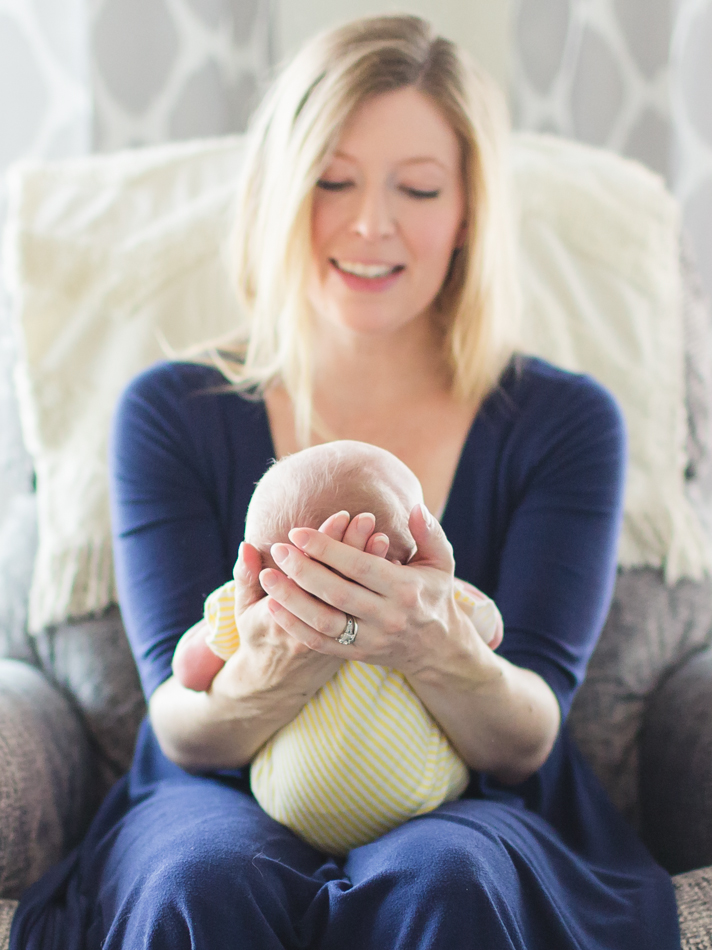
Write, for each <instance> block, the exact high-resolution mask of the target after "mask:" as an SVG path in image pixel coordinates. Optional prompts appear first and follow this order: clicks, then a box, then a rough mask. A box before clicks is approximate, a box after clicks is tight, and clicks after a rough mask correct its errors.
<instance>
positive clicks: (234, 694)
mask: <svg viewBox="0 0 712 950" xmlns="http://www.w3.org/2000/svg"><path fill="white" fill-rule="evenodd" d="M374 528H375V519H374V517H373V515H369V514H366V515H359V516H357V517H356V518H354V519H353V520H352V519H350V517H349V514H348V512H346V511H341V512H337V513H336V514H335V515H332V516H331V517H330V518H328V519H327V520H326V521H325V522H324V524H323V525H322V526H321V528H319V531H318V532H315V534H318V535H319V536H320V537H323V538H324V539H326V540H328V541H331V542H332V543H338V542H341V544H342V546H346V548H347V549H349V550H352V551H354V552H358V553H363V552H367V553H368V554H373V555H374V556H375V557H376V558H377V559H382V558H383V557H385V555H386V553H387V552H388V538H387V537H386V536H385V535H384V534H381V533H374ZM261 568H262V558H261V556H260V553H259V551H258V550H257V549H256V548H255V547H253V546H252V545H251V544H248V543H247V542H243V544H241V545H240V551H239V554H238V559H237V562H236V564H235V571H234V576H235V582H236V584H235V619H236V621H237V627H238V629H239V631H240V649H239V650H238V651H237V652H236V653H235V654H234V655H233V656H232V657H231V658H230V659H229V660H228V661H227V663H226V664H225V667H224V668H223V670H221V672H220V674H219V677H216V678H215V680H214V681H213V686H212V689H213V690H214V691H215V692H216V694H224V695H225V696H226V697H231V698H234V699H237V698H239V699H241V700H244V699H245V698H246V697H247V696H252V697H254V698H255V699H256V698H257V697H258V696H259V695H261V694H263V693H272V692H273V691H274V690H275V689H277V690H279V693H280V698H284V699H286V698H287V697H288V696H290V697H293V698H294V699H296V700H297V701H301V704H302V705H303V704H304V703H305V702H306V699H305V698H304V697H305V696H306V697H307V698H308V697H310V696H312V695H313V694H314V693H315V692H316V691H317V689H319V688H320V687H321V686H323V685H324V683H325V682H326V681H327V680H328V679H330V678H331V676H333V674H334V673H335V672H336V670H337V669H338V668H339V666H340V665H341V662H342V660H341V659H340V658H339V657H338V656H334V655H332V656H328V655H325V654H324V653H323V652H319V651H314V650H313V649H312V648H311V647H310V645H309V644H308V643H304V642H303V641H300V640H298V639H296V638H294V637H292V636H290V635H289V634H288V633H287V632H286V631H285V630H284V628H283V627H282V626H281V625H280V624H279V623H278V621H277V620H276V618H275V616H274V613H273V609H270V601H269V598H267V597H266V596H265V593H264V590H263V588H262V586H261V585H260V571H261ZM262 573H263V574H264V573H268V572H262ZM274 573H276V572H274ZM299 708H301V707H299Z"/></svg>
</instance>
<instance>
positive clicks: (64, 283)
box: [5, 136, 710, 631]
mask: <svg viewBox="0 0 712 950" xmlns="http://www.w3.org/2000/svg"><path fill="white" fill-rule="evenodd" d="M240 155H241V140H240V139H239V138H228V139H222V140H215V141H207V142H195V143H189V144H177V145H168V146H162V147H160V148H150V149H143V150H136V151H131V152H124V153H120V154H117V155H109V156H93V157H90V158H87V159H83V160H78V161H70V162H63V163H57V164H34V165H24V166H21V167H18V168H16V169H15V170H14V171H13V173H12V174H11V176H10V180H9V195H10V213H9V222H8V227H7V232H6V240H5V250H6V253H5V260H6V268H5V269H6V280H7V282H8V285H9V287H10V289H11V292H12V297H13V302H14V308H15V311H16V313H17V317H18V322H19V328H20V335H21V342H22V356H21V361H20V364H19V366H18V369H17V384H18V392H19V397H20V403H21V414H22V422H23V429H24V433H25V439H26V442H27V445H28V448H29V450H30V452H31V453H32V455H33V457H34V461H35V468H36V473H37V495H38V504H39V550H38V555H37V560H36V565H35V574H34V580H33V586H32V593H31V603H30V626H31V629H32V630H33V631H37V630H40V629H42V628H43V627H44V626H46V625H48V624H55V623H59V622H62V621H63V620H65V619H67V618H68V617H80V616H84V615H86V614H90V613H95V612H98V611H101V610H102V609H104V608H105V607H107V606H108V605H109V604H110V603H112V602H113V601H115V599H116V589H115V584H114V576H113V567H112V558H111V544H110V525H109V507H108V499H107V479H106V450H107V433H108V428H109V420H110V417H111V413H112V410H113V406H114V404H115V401H116V399H117V397H118V395H119V393H120V392H121V390H122V388H123V387H124V385H125V384H126V383H127V382H128V380H129V379H130V378H131V377H132V376H134V375H135V374H136V373H137V372H139V371H140V370H141V369H143V368H144V367H145V366H147V365H149V364H150V363H152V362H153V361H155V360H156V359H158V358H160V357H161V356H162V355H163V353H164V350H163V349H162V346H161V341H162V340H165V341H166V342H167V343H168V345H169V346H170V347H172V348H173V349H175V350H177V351H180V350H182V349H184V348H185V347H187V346H189V345H192V344H194V343H198V342H200V341H201V340H204V339H206V338H212V337H215V336H219V335H221V334H222V333H224V332H227V331H229V330H231V329H233V328H234V327H235V325H236V321H237V320H238V319H239V315H238V314H237V312H236V309H235V305H234V303H233V300H232V296H231V292H230V289H229V285H228V281H227V278H226V276H225V270H224V268H223V265H222V261H221V247H222V242H223V240H224V236H225V233H226V229H227V226H228V223H229V217H230V205H231V194H232V186H233V181H234V177H235V172H236V169H237V168H238V166H239V161H240ZM513 158H514V160H513V174H514V179H515V183H516V188H517V191H518V194H519V198H520V204H521V213H522V230H521V233H522V262H521V272H522V280H523V290H524V296H525V302H526V307H525V314H526V317H525V327H524V348H525V349H526V350H528V351H530V352H535V353H537V354H539V355H542V356H544V357H546V358H547V359H550V360H552V361H553V362H555V363H559V364H560V365H562V366H565V367H567V368H571V369H575V370H583V371H586V372H589V373H591V374H592V375H594V376H595V377H597V378H598V379H599V380H600V381H601V382H603V383H604V384H605V385H606V386H608V387H609V388H610V389H611V390H612V391H613V393H614V394H615V395H616V396H617V397H618V399H619V401H620V403H621V405H622V407H623V410H624V413H625V416H626V419H627V424H628V430H629V436H630V470H629V477H628V486H627V493H626V510H625V524H624V530H623V538H622V541H621V547H620V563H621V564H622V565H623V566H626V567H628V566H634V565H652V566H655V567H662V568H664V570H665V574H666V577H667V579H668V580H669V581H674V580H676V579H677V578H679V577H682V576H690V577H698V576H700V575H701V574H702V573H703V572H704V571H705V570H707V569H708V568H709V565H710V554H709V552H708V550H707V546H706V543H705V539H704V534H703V532H702V530H701V529H700V526H699V525H698V523H697V520H696V518H695V516H694V514H693V512H692V510H691V508H690V507H689V505H688V503H687V500H686V498H685V494H684V474H683V473H684V469H685V465H686V459H685V451H684V446H685V437H686V428H685V414H684V379H683V343H682V315H681V294H680V286H679V271H678V231H679V224H678V209H677V206H676V204H675V202H674V201H673V200H672V198H671V197H670V196H669V195H668V194H667V192H666V191H665V189H664V188H663V186H662V184H661V183H660V181H659V180H658V179H657V178H656V177H655V176H653V175H651V174H650V173H648V172H646V171H644V170H643V169H642V168H641V167H640V166H638V165H634V164H632V163H630V162H626V161H624V160H622V159H619V158H616V157H614V156H612V155H608V154H606V153H603V152H599V151H596V150H593V149H590V148H586V147H583V146H579V145H574V144H572V143H569V142H564V141H561V140H556V139H548V138H544V137H534V136H520V137H517V139H516V140H515V146H514V156H513Z"/></svg>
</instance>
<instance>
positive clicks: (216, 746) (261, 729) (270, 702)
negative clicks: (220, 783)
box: [149, 544, 341, 769]
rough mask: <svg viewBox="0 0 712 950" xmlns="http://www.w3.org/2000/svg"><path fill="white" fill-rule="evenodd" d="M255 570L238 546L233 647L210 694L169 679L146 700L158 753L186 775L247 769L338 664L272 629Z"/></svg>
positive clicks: (251, 557)
mask: <svg viewBox="0 0 712 950" xmlns="http://www.w3.org/2000/svg"><path fill="white" fill-rule="evenodd" d="M261 567H262V563H261V559H260V555H259V552H258V551H257V550H256V549H255V548H253V547H252V546H251V545H249V544H243V545H241V547H240V555H239V557H238V561H237V564H236V567H235V580H236V582H237V583H236V585H235V611H236V615H237V617H238V619H239V628H240V648H239V649H238V650H237V652H236V653H235V654H234V655H233V656H232V657H231V658H230V659H229V660H228V661H227V662H226V663H225V664H224V665H223V667H222V669H220V670H219V671H218V672H217V674H216V676H215V677H214V679H213V680H212V683H211V685H210V687H209V688H208V689H207V690H206V691H204V692H194V691H193V690H191V689H187V688H186V687H184V686H183V685H181V683H180V681H179V680H178V679H177V677H176V676H171V677H170V678H169V679H167V680H166V681H165V682H164V683H162V684H161V685H160V686H159V687H158V688H157V689H156V691H155V692H154V693H153V696H152V697H151V701H150V706H149V709H150V715H151V722H152V725H153V729H154V732H155V733H156V737H157V738H158V741H159V743H160V745H161V748H162V749H163V752H164V753H165V755H167V756H168V758H170V759H171V760H172V761H174V762H176V763H177V764H178V765H181V766H183V767H184V768H186V769H216V768H239V767H241V766H243V765H246V764H248V763H249V762H250V760H251V759H252V757H253V756H254V754H255V752H256V751H257V750H258V749H259V748H260V746H262V745H263V744H264V742H266V741H267V739H269V737H270V736H271V735H273V734H274V733H275V732H276V731H277V730H278V729H280V728H281V727H282V726H284V725H286V723H288V722H290V721H291V720H292V719H293V718H294V717H295V716H296V715H297V713H298V712H299V710H300V709H301V708H302V706H303V705H304V704H305V703H306V702H307V701H308V700H309V699H310V698H311V696H313V695H314V693H315V692H316V691H317V690H318V689H319V688H320V687H321V686H322V685H323V684H324V683H325V682H326V681H327V680H328V679H330V678H331V676H333V674H334V673H335V672H336V670H337V669H338V667H339V666H340V665H341V660H339V659H338V658H335V657H327V656H324V655H319V654H315V653H314V652H313V651H311V650H309V648H308V647H305V646H304V645H302V644H300V643H298V642H297V641H295V640H294V639H292V638H291V637H288V636H287V635H286V634H285V633H284V631H283V630H282V629H281V628H280V627H279V626H278V625H277V624H275V622H274V620H273V619H272V617H271V615H270V613H269V611H268V610H267V608H266V599H265V596H264V592H263V591H262V588H261V587H260V585H259V579H258V577H259V572H260V569H261Z"/></svg>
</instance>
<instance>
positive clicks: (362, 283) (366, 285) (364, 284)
mask: <svg viewBox="0 0 712 950" xmlns="http://www.w3.org/2000/svg"><path fill="white" fill-rule="evenodd" d="M359 263H362V264H384V263H386V262H385V261H360V262H359ZM329 266H330V267H331V269H332V270H333V271H334V273H336V274H338V275H339V277H340V278H341V279H342V280H343V282H344V283H345V284H346V286H347V287H348V288H349V289H350V290H359V291H366V292H370V293H379V292H382V291H384V290H388V289H389V288H390V287H392V286H393V284H395V283H396V282H397V280H398V278H399V277H400V276H401V274H402V273H403V272H404V271H405V266H404V265H402V264H394V265H393V266H394V267H398V268H399V269H398V270H396V271H394V272H393V273H392V274H386V276H385V277H359V276H358V275H357V274H349V273H348V272H347V271H343V270H341V269H340V268H339V266H338V265H337V263H336V261H335V259H334V258H329Z"/></svg>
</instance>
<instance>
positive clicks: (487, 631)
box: [455, 577, 504, 650]
mask: <svg viewBox="0 0 712 950" xmlns="http://www.w3.org/2000/svg"><path fill="white" fill-rule="evenodd" d="M455 603H456V604H457V605H458V606H459V607H460V609H461V610H462V611H464V613H465V614H466V615H467V617H469V619H470V621H471V622H472V625H473V626H474V628H475V630H476V631H477V632H478V633H479V635H480V636H481V637H482V639H483V640H484V641H485V643H486V644H487V646H488V647H489V648H490V649H491V650H496V649H497V647H498V646H499V645H500V643H501V642H502V638H503V636H504V624H503V623H502V615H501V614H500V612H499V610H498V609H497V605H496V604H495V602H494V601H493V600H491V599H490V598H489V597H488V596H487V595H486V594H483V593H482V591H481V590H478V588H477V587H474V586H473V585H472V584H468V583H467V581H461V580H460V578H459V577H456V578H455Z"/></svg>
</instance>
